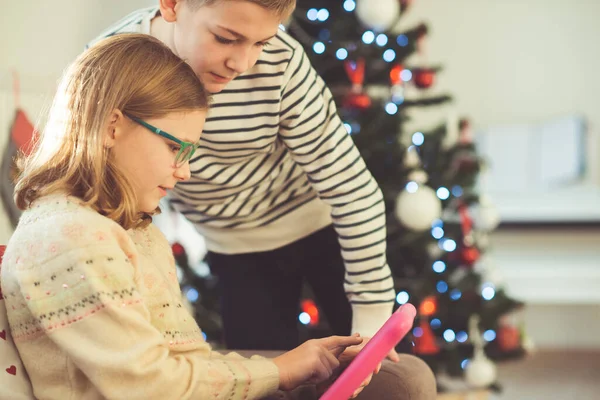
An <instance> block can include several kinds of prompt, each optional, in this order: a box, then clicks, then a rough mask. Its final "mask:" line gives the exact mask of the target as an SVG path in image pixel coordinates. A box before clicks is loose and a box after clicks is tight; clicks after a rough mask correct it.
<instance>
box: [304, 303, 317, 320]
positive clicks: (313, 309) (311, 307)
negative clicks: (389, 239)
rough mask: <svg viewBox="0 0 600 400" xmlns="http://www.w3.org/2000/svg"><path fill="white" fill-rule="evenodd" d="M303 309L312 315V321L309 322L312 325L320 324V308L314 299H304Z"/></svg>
mask: <svg viewBox="0 0 600 400" xmlns="http://www.w3.org/2000/svg"><path fill="white" fill-rule="evenodd" d="M302 311H304V312H305V313H307V314H308V316H309V317H310V322H309V323H308V324H309V325H311V326H314V325H318V324H319V309H318V308H317V306H316V304H315V302H314V301H312V300H303V301H302Z"/></svg>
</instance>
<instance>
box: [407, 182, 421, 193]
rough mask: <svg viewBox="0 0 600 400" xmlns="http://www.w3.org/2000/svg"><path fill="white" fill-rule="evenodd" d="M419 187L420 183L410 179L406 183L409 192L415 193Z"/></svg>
mask: <svg viewBox="0 0 600 400" xmlns="http://www.w3.org/2000/svg"><path fill="white" fill-rule="evenodd" d="M418 189H419V184H418V183H417V182H415V181H410V182H408V183H407V184H406V191H407V192H408V193H415V192H416V191H417V190H418Z"/></svg>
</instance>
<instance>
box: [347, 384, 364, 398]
mask: <svg viewBox="0 0 600 400" xmlns="http://www.w3.org/2000/svg"><path fill="white" fill-rule="evenodd" d="M363 389H364V386H361V387H359V388H358V389H356V390H355V391H354V393H352V397H350V398H351V399H354V398H356V397H357V396H358V395H359V394H360V392H362V391H363Z"/></svg>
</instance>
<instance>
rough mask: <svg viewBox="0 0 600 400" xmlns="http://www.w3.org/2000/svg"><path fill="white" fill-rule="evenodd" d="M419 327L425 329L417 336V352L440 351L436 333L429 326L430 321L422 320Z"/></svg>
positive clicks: (431, 352)
mask: <svg viewBox="0 0 600 400" xmlns="http://www.w3.org/2000/svg"><path fill="white" fill-rule="evenodd" d="M419 327H420V328H421V330H422V331H423V334H422V335H421V336H420V337H415V354H422V355H434V354H437V353H439V352H440V347H439V346H438V345H437V343H436V340H435V335H434V334H433V331H432V330H431V327H430V326H429V322H428V321H425V320H423V321H421V323H420V324H419Z"/></svg>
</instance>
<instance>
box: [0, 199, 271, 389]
mask: <svg viewBox="0 0 600 400" xmlns="http://www.w3.org/2000/svg"><path fill="white" fill-rule="evenodd" d="M1 274H2V275H1V279H0V281H1V283H2V292H3V293H4V297H5V301H6V309H7V314H8V320H9V324H10V328H11V332H12V335H13V338H14V341H15V344H16V346H17V348H18V350H19V353H20V355H21V358H22V360H23V364H24V366H25V368H26V370H27V372H28V374H29V377H30V379H31V381H32V384H33V388H34V393H35V395H36V397H39V398H43V399H57V400H66V399H77V400H79V399H103V398H111V399H128V400H133V399H144V400H146V399H161V400H162V399H178V400H179V399H212V398H215V399H253V398H260V397H264V396H266V395H269V394H271V393H273V392H275V391H276V389H277V387H278V385H279V371H278V369H277V367H276V365H275V364H274V363H273V362H272V361H270V360H266V359H261V358H258V357H255V358H252V359H245V358H242V357H240V356H237V355H235V354H233V355H228V356H223V355H220V354H218V353H216V352H213V351H212V350H211V348H210V346H209V345H208V344H207V343H206V342H205V341H204V339H203V336H202V332H201V331H200V328H199V327H198V325H197V324H196V322H195V321H194V318H193V317H192V316H191V315H190V314H189V313H188V311H187V310H186V308H185V307H183V306H182V299H181V292H180V288H179V284H178V281H177V276H176V270H175V262H174V259H173V256H172V252H171V248H170V246H169V244H168V243H167V241H166V239H165V238H164V236H163V235H162V234H161V233H160V232H159V231H158V229H157V228H156V227H154V226H153V225H150V226H149V227H148V228H145V229H137V230H130V231H125V230H124V229H123V228H121V227H120V226H119V225H118V224H116V223H115V222H114V221H112V220H110V219H108V218H106V217H104V216H102V215H100V214H98V213H97V212H95V211H94V210H92V209H91V208H88V207H85V206H83V205H82V204H81V203H80V202H79V201H78V200H77V199H75V198H72V197H67V196H65V195H52V196H47V197H44V198H42V199H39V200H38V201H36V202H34V204H33V205H32V207H31V209H29V210H27V211H26V212H24V214H23V216H22V218H21V220H20V222H19V225H18V227H17V229H16V231H15V233H14V235H13V236H12V237H11V239H10V241H9V244H8V246H7V249H6V253H5V256H4V261H3V264H2V269H1Z"/></svg>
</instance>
